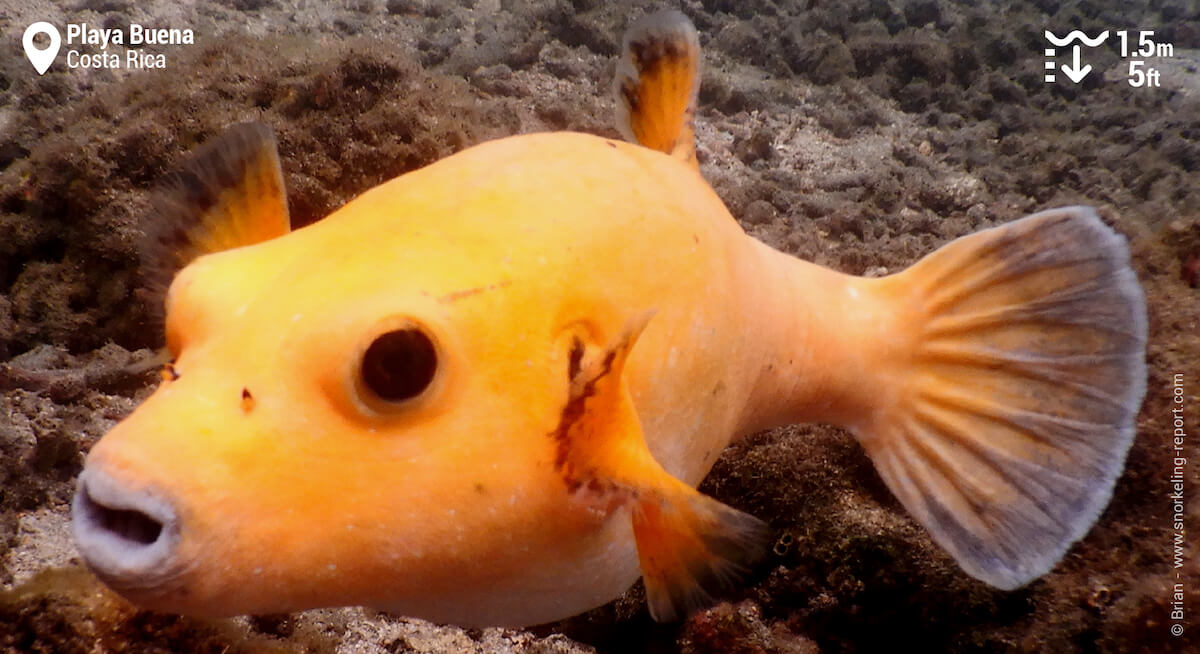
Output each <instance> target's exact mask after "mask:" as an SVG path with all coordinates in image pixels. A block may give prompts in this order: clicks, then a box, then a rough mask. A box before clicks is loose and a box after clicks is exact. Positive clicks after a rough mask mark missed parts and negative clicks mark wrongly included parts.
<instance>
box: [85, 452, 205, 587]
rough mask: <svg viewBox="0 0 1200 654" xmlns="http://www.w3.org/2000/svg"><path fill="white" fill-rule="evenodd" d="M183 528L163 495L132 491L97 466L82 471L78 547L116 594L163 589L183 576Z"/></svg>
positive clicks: (89, 565) (98, 575)
mask: <svg viewBox="0 0 1200 654" xmlns="http://www.w3.org/2000/svg"><path fill="white" fill-rule="evenodd" d="M179 524H180V521H179V517H178V513H177V512H176V511H175V508H174V506H173V505H172V504H171V502H169V501H168V500H167V499H166V498H165V497H164V496H163V495H162V494H160V493H157V492H154V491H153V490H147V489H132V488H130V487H128V486H126V485H124V484H122V483H120V482H119V481H117V480H116V479H115V478H114V477H113V476H111V475H109V474H108V473H107V472H105V471H103V470H100V469H97V468H94V467H89V468H85V469H84V471H83V472H82V473H80V475H79V482H78V485H77V486H76V490H75V499H74V501H73V502H72V504H71V528H72V531H73V533H74V536H75V545H76V547H77V548H78V550H79V553H80V554H81V555H82V556H83V559H84V562H85V563H86V564H87V566H88V568H90V569H91V570H92V572H94V573H95V574H96V576H97V577H100V579H101V580H102V581H103V582H104V583H106V584H108V585H109V586H111V587H112V588H113V589H114V590H117V591H118V592H122V593H124V592H130V591H146V590H151V589H160V588H161V587H162V586H163V585H164V584H165V583H167V582H168V581H170V580H171V579H174V578H175V577H177V576H178V574H179V572H180V571H181V568H182V565H181V564H180V562H179V554H178V549H179V540H180V539H179Z"/></svg>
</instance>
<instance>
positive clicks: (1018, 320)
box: [75, 15, 1145, 625]
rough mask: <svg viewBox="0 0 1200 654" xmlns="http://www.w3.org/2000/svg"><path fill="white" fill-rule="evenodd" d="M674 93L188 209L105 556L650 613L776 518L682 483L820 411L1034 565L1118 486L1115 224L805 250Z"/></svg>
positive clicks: (1120, 381) (159, 577)
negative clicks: (816, 254)
mask: <svg viewBox="0 0 1200 654" xmlns="http://www.w3.org/2000/svg"><path fill="white" fill-rule="evenodd" d="M681 20H683V19H682V17H681V16H678V15H668V16H667V17H665V18H664V17H662V16H658V17H656V18H654V19H652V20H651V22H650V23H649V26H650V27H649V28H647V27H645V26H643V27H642V28H640V31H638V29H637V28H635V30H634V32H633V36H634V38H633V45H634V46H635V47H632V48H631V46H630V40H628V39H627V45H626V52H627V53H630V52H632V54H633V56H632V58H633V62H632V63H633V67H632V70H634V71H635V73H636V72H640V73H642V75H643V77H642V79H640V80H639V79H632V80H631V79H629V78H626V79H625V80H624V82H625V85H624V87H622V89H621V91H622V93H623V97H624V99H625V101H626V103H627V104H629V105H631V106H630V107H626V111H627V114H628V116H629V118H628V119H629V120H631V121H634V122H635V123H636V121H637V120H639V119H640V118H641V117H643V116H645V115H648V114H647V107H648V106H650V104H651V102H652V101H653V93H654V92H655V90H656V89H658V88H659V86H661V85H659V86H653V85H654V84H658V82H656V81H655V80H658V79H662V76H661V75H660V76H658V77H655V75H653V74H652V73H653V70H654V69H653V66H655V65H659V63H661V62H659V60H663V61H665V64H662V65H667V66H676V65H677V64H678V63H679V60H680V58H681V57H682V59H683V61H684V62H685V63H687V64H688V66H689V67H687V68H686V71H685V72H686V73H687V75H690V76H691V77H692V78H694V76H695V74H696V70H697V68H696V65H695V63H696V62H695V61H692V60H691V58H695V57H698V52H696V51H695V40H694V32H692V31H690V26H686V25H685V24H684V23H681V22H680V21H681ZM655 21H657V22H655ZM639 35H640V37H643V38H644V39H648V40H649V41H650V42H651V43H659V45H661V44H662V43H663V42H666V43H668V45H669V44H672V43H673V44H674V49H672V47H667V48H665V49H664V48H659V49H658V50H654V49H653V48H650V49H646V48H641V49H639V48H638V47H636V46H637V44H638V37H639ZM656 39H657V41H656ZM689 39H690V40H689ZM647 53H650V54H647ZM650 55H653V57H654V58H653V59H649V57H650ZM656 62H659V63H656ZM635 76H636V75H635ZM648 87H649V88H648ZM668 87H669V88H667V90H665V91H662V92H664V93H670V94H672V96H673V97H674V96H678V94H679V92H680V91H679V90H678V85H676V84H672V85H668ZM684 91H686V92H689V93H691V94H692V98H693V100H692V102H691V103H690V104H689V103H688V102H679V101H677V102H676V103H675V105H672V106H678V107H683V108H685V109H686V112H687V113H686V116H683V117H682V118H681V119H680V120H677V121H675V122H674V123H672V124H671V125H670V126H669V127H668V129H669V130H671V131H672V133H676V132H685V133H686V139H682V137H680V138H659V139H657V140H656V141H655V142H656V143H659V145H658V146H657V147H658V149H659V150H663V152H660V151H656V150H653V149H650V148H647V147H642V146H639V145H635V144H628V143H620V142H615V141H612V140H608V139H604V138H599V137H595V136H589V135H583V134H572V133H555V134H534V135H526V136H518V137H511V138H507V139H503V140H499V141H494V142H490V143H486V144H483V145H480V146H477V147H474V148H471V149H469V150H466V151H464V152H461V153H459V154H457V155H454V156H452V157H449V158H447V159H445V160H443V161H440V162H438V163H436V164H433V165H431V166H428V167H426V168H424V169H421V170H418V171H415V172H412V173H409V174H406V175H404V176H402V177H399V178H397V179H394V180H392V181H390V182H387V183H385V184H383V185H381V186H379V187H376V188H374V189H372V190H370V191H368V192H366V193H364V194H363V195H362V196H360V197H359V198H357V199H355V200H354V201H352V202H350V203H349V204H347V205H346V206H345V207H343V208H342V209H340V210H338V211H337V212H335V213H334V214H332V215H330V216H329V217H327V218H326V219H324V220H322V221H320V222H318V223H316V224H313V225H311V226H308V227H305V228H303V229H299V230H296V231H294V232H291V233H286V234H284V233H283V232H285V231H286V221H285V220H284V221H283V222H282V223H281V222H280V221H281V218H280V215H281V214H280V207H281V206H283V205H281V204H280V202H279V201H278V200H277V199H276V200H275V201H273V202H267V203H266V204H267V205H268V208H267V209H264V210H262V211H259V212H258V214H257V216H258V217H257V218H256V217H254V215H251V216H250V217H248V218H247V217H246V214H255V212H254V211H247V210H243V209H236V208H235V209H230V210H229V213H230V215H231V216H232V217H230V216H226V217H224V218H220V219H219V220H218V219H212V220H216V222H215V223H214V224H212V225H207V226H205V227H204V229H203V230H202V233H203V236H204V238H197V237H195V235H194V234H193V235H192V236H191V237H190V241H189V242H191V243H201V246H200V247H199V249H200V250H201V251H209V252H210V253H208V254H203V256H200V257H199V258H196V259H195V260H194V261H191V262H190V264H189V265H187V266H186V267H185V268H183V270H182V271H181V272H179V274H178V276H177V277H176V278H175V279H174V281H173V282H172V284H171V287H170V292H169V294H168V296H167V304H166V309H167V310H166V332H167V346H168V348H169V350H170V352H171V353H172V355H173V356H174V360H173V361H172V363H171V364H170V372H171V374H170V375H169V379H168V380H167V381H164V383H163V384H162V386H161V387H160V388H159V389H158V390H157V391H156V392H155V393H154V394H153V396H151V397H150V398H149V399H148V400H146V402H145V403H144V404H142V406H140V407H139V408H138V409H137V410H136V411H135V412H134V413H133V414H132V415H131V416H130V417H129V418H127V419H126V420H125V421H123V422H121V423H120V424H119V425H117V426H116V427H115V428H114V429H113V430H112V431H111V432H110V433H109V434H107V435H106V436H105V437H104V438H103V439H102V440H101V442H100V443H98V444H97V446H96V447H95V448H94V449H93V450H92V452H91V453H90V454H89V456H88V461H87V466H86V470H85V472H84V473H83V475H82V476H81V481H80V491H79V495H78V496H77V498H76V504H75V530H76V537H77V540H78V542H79V545H80V550H81V552H82V553H83V555H84V558H85V560H86V561H87V562H88V564H89V566H90V567H92V569H93V570H95V571H96V572H97V574H98V575H99V576H100V577H101V578H102V579H103V580H105V581H106V582H107V583H109V584H110V585H111V586H112V587H113V588H115V589H117V590H118V591H119V592H121V593H123V594H125V595H126V596H128V597H129V598H130V599H132V600H134V601H136V602H138V603H140V604H143V605H146V606H149V607H152V608H155V609H158V610H164V611H175V612H183V613H195V614H205V615H232V614H241V613H262V612H280V611H291V610H298V609H304V608H311V607H318V606H337V605H359V604H362V605H369V606H374V607H379V608H384V609H389V610H393V611H396V612H400V613H404V614H409V615H416V616H420V617H425V618H429V619H433V620H436V621H443V622H454V623H458V624H464V625H493V624H502V625H527V624H535V623H541V622H547V621H550V620H554V619H558V618H561V617H565V616H569V615H573V614H576V613H580V612H582V611H585V610H588V609H590V608H593V607H595V606H598V605H600V604H603V603H605V602H607V601H609V600H611V599H612V598H614V597H616V596H618V595H620V594H621V593H622V592H624V591H625V590H626V589H627V588H628V587H629V586H630V585H631V584H632V583H633V582H634V581H635V580H636V579H637V578H638V577H639V575H641V576H643V577H644V578H645V580H646V586H647V594H648V598H649V601H650V604H651V610H652V612H653V613H654V615H655V616H656V617H658V618H660V619H666V618H670V617H674V616H677V615H679V614H681V613H682V612H684V611H687V610H689V609H691V608H694V607H695V606H698V605H701V604H703V603H704V602H705V601H707V600H708V595H709V593H710V592H711V591H714V590H717V589H719V587H720V586H721V584H722V583H723V582H726V581H727V580H728V579H729V578H730V576H731V575H733V574H736V573H737V572H738V571H739V570H742V569H744V567H745V565H746V564H748V563H749V562H750V561H752V560H753V556H754V552H755V550H756V549H758V548H759V547H760V546H761V543H762V539H763V532H764V530H763V525H762V523H760V522H759V521H758V520H757V519H755V518H752V517H750V516H747V515H745V514H742V513H740V512H738V511H736V510H734V509H731V508H729V507H726V506H724V505H721V504H719V503H718V502H716V501H714V500H712V499H711V498H707V497H705V496H703V495H701V494H699V493H698V492H696V491H695V490H694V486H695V485H696V484H698V483H699V482H700V480H701V479H702V478H703V477H704V475H705V474H706V473H707V472H708V471H709V469H710V468H711V466H712V465H713V463H714V462H715V461H716V459H717V457H718V456H719V455H720V453H721V451H722V450H723V449H724V448H725V446H726V445H728V444H729V442H730V441H731V440H732V439H734V438H736V437H738V436H740V435H743V434H746V433H750V432H753V431H755V430H759V429H763V428H766V427H770V426H775V425H779V424H786V423H791V422H800V421H821V422H829V423H833V424H838V425H842V426H844V427H846V428H848V429H850V430H851V431H853V432H854V433H855V435H856V436H857V437H858V438H859V439H860V441H861V442H862V443H863V445H864V447H865V449H866V450H867V452H868V454H870V455H871V457H872V459H873V460H874V461H875V462H876V464H877V466H878V467H879V469H880V473H881V475H882V476H883V478H884V480H885V481H886V482H887V483H888V485H889V487H891V488H892V489H893V491H894V492H896V494H897V495H898V496H899V497H900V499H901V501H902V502H903V503H904V505H905V506H906V507H907V508H908V509H909V510H910V511H912V512H913V514H914V516H915V517H916V518H917V519H918V520H919V521H920V522H921V523H922V524H924V525H925V526H926V527H928V528H929V529H930V530H931V532H932V533H933V535H934V538H935V539H936V540H937V541H938V542H939V543H940V544H942V545H943V546H945V547H946V548H947V549H948V550H949V551H950V552H951V554H952V555H953V556H955V558H956V560H958V561H959V562H960V564H962V565H963V566H964V568H965V569H966V570H967V571H968V572H970V573H971V574H973V575H975V576H977V577H980V578H982V579H985V580H987V581H989V582H991V583H993V584H995V585H999V586H1002V587H1015V586H1017V585H1020V584H1022V583H1025V582H1026V581H1028V580H1029V579H1031V578H1033V577H1036V576H1037V575H1040V574H1042V573H1043V572H1045V571H1046V570H1047V569H1049V567H1050V566H1052V565H1053V564H1054V562H1055V561H1057V559H1058V558H1059V557H1061V555H1062V553H1063V551H1065V549H1066V548H1067V547H1068V546H1069V545H1070V544H1071V543H1072V542H1074V541H1075V540H1077V539H1078V538H1079V537H1080V536H1081V535H1082V534H1083V532H1084V531H1086V529H1087V528H1088V527H1089V526H1090V525H1091V523H1092V522H1094V520H1095V518H1096V515H1097V513H1098V512H1099V510H1100V509H1101V508H1102V507H1103V506H1104V504H1105V503H1106V502H1107V497H1108V494H1109V493H1110V492H1111V487H1112V484H1113V482H1114V480H1115V477H1116V475H1117V474H1118V473H1119V471H1120V469H1121V465H1122V461H1123V457H1124V452H1125V450H1126V449H1127V448H1128V444H1129V439H1130V438H1131V437H1132V433H1133V432H1132V416H1133V415H1135V414H1136V410H1137V405H1138V404H1139V403H1140V399H1141V393H1142V389H1143V388H1144V382H1142V381H1141V380H1142V378H1143V377H1144V361H1143V359H1142V356H1143V355H1142V350H1141V348H1143V347H1144V341H1145V323H1144V307H1143V306H1142V305H1141V304H1140V303H1141V302H1142V300H1141V295H1140V289H1139V288H1138V287H1137V284H1136V280H1134V279H1133V278H1132V273H1131V272H1129V270H1128V264H1127V254H1126V253H1125V250H1124V245H1123V243H1122V242H1121V240H1120V239H1119V237H1116V236H1115V235H1113V234H1112V233H1111V231H1109V230H1108V228H1106V227H1104V226H1103V224H1102V223H1100V222H1099V220H1098V219H1096V218H1095V216H1094V214H1092V213H1091V212H1090V210H1084V209H1067V210H1060V211H1057V212H1046V213H1043V214H1039V215H1037V216H1033V217H1030V218H1027V219H1025V220H1023V221H1019V222H1017V223H1012V224H1011V225H1007V226H1005V227H1002V228H998V229H996V230H989V231H987V232H982V233H980V234H976V235H972V236H970V237H966V238H964V239H961V240H960V241H956V242H955V243H954V244H951V245H950V246H947V247H946V248H944V250H943V251H939V252H938V253H935V254H934V255H931V256H930V257H929V258H927V259H926V260H924V261H922V262H921V263H919V264H918V265H917V266H914V268H912V269H910V270H909V271H906V272H904V273H901V274H899V275H894V276H892V277H887V278H882V279H862V278H856V277H851V276H848V275H843V274H840V273H837V272H834V271H831V270H827V269H824V268H821V267H819V266H816V265H813V264H809V263H805V262H802V261H799V260H796V259H794V258H792V257H789V256H787V255H784V254H781V253H779V252H776V251H774V250H772V249H770V248H768V247H767V246H765V245H763V244H761V243H759V242H757V241H755V240H753V239H751V238H749V237H748V236H747V235H746V234H745V233H743V232H742V230H741V229H740V228H739V226H738V225H737V223H736V221H735V220H734V219H733V218H732V217H731V216H730V214H729V213H728V211H727V210H726V209H725V207H724V205H723V204H722V203H721V201H720V200H719V199H718V198H717V196H716V195H715V194H714V193H713V191H712V190H711V189H710V188H709V187H708V185H707V184H706V183H705V182H704V180H703V179H702V178H701V176H700V175H699V173H698V172H697V170H696V167H695V155H694V151H693V150H692V149H691V145H690V139H691V111H692V110H693V109H692V107H693V105H694V83H693V88H692V89H691V90H690V91H689V90H688V89H684ZM637 93H641V94H642V95H640V96H638V95H635V94H637ZM631 98H632V99H633V100H632V101H631ZM667 122H670V121H667ZM657 125H658V124H657V123H656V124H655V125H651V126H650V127H647V126H646V125H641V126H640V127H639V126H638V125H636V124H635V125H633V126H632V128H631V129H628V130H627V131H628V132H632V133H633V134H634V135H635V136H636V135H637V134H638V133H639V132H641V133H642V134H645V133H646V132H648V131H654V130H657V131H661V130H662V129H663V128H662V127H661V126H657ZM627 127H629V126H628V125H627ZM237 134H238V136H237V138H240V139H242V141H241V142H242V143H243V144H245V143H250V144H251V145H253V144H255V143H258V144H259V145H262V144H263V143H268V144H269V136H266V137H264V136H262V131H261V128H242V129H241V131H240V132H237ZM639 138H643V140H644V139H645V137H639ZM256 139H261V141H262V142H259V141H256ZM681 139H682V140H681ZM247 152H249V153H250V155H248V156H246V157H242V158H237V157H235V158H234V159H233V160H232V161H234V162H235V163H229V162H228V161H227V162H225V163H221V164H219V165H221V166H224V167H226V168H230V169H233V170H235V171H240V172H239V174H240V175H241V176H242V177H245V178H253V179H256V180H258V181H257V182H256V183H255V186H254V188H257V189H259V190H260V192H261V190H262V189H268V190H269V189H272V188H275V186H276V185H277V186H278V187H279V190H281V189H282V182H281V181H278V179H277V178H278V163H277V162H276V161H275V160H274V159H273V156H274V155H273V154H271V155H270V156H269V157H265V158H264V155H262V152H263V150H262V149H261V148H259V149H257V150H256V149H255V148H253V147H250V148H248V149H247ZM664 152H665V153H664ZM667 153H670V154H667ZM202 158H203V157H202ZM209 158H210V159H211V157H209ZM236 162H241V163H236ZM238 166H241V168H238ZM205 179H207V178H205ZM212 179H218V177H213V178H212ZM242 193H244V191H242V192H239V191H237V190H236V189H232V190H230V189H226V190H224V191H222V192H221V193H216V194H214V195H213V198H214V199H213V200H212V202H211V203H209V204H208V205H206V206H205V209H204V211H205V214H204V215H205V216H211V215H213V213H214V212H217V213H219V211H218V209H221V208H222V207H226V208H228V207H230V206H238V207H240V206H241V205H239V204H237V202H240V201H241V198H242V197H243V195H242ZM283 211H284V213H283V214H282V218H284V219H286V209H283ZM233 214H236V215H233ZM264 216H265V217H264ZM238 220H248V221H250V223H249V224H250V225H251V226H252V227H253V228H245V229H243V228H242V227H238V228H236V229H235V228H233V227H229V225H231V224H233V225H235V226H236V224H240V223H237V221H238ZM264 225H266V226H265V227H264ZM243 227H244V225H243ZM223 230H224V231H223ZM169 240H170V239H166V240H164V242H166V241H169ZM185 240H187V239H185ZM212 243H217V244H220V243H227V244H230V245H235V246H236V245H242V247H234V248H233V249H228V250H225V251H220V252H211V250H213V249H217V247H216V246H214V245H212ZM1085 250H1086V251H1087V252H1084V251H1085ZM1046 252H1051V254H1045V253H1046ZM1096 253H1099V254H1098V256H1093V255H1095V254H1096ZM180 263H184V262H180ZM164 265H165V266H166V267H167V268H170V267H171V265H172V264H169V263H168V264H164ZM1068 314H1069V315H1068ZM1072 316H1073V317H1072ZM1102 323H1103V324H1102ZM1071 384H1074V385H1073V386H1070V387H1071V388H1072V389H1074V390H1075V391H1076V392H1074V393H1070V394H1064V393H1062V392H1061V390H1055V389H1061V388H1062V387H1063V385H1071ZM1047 393H1049V394H1047ZM1110 400H1111V401H1110ZM1104 407H1107V408H1104ZM1097 411H1099V413H1097ZM1084 432H1087V433H1089V434H1091V435H1090V436H1087V437H1086V438H1085V437H1084V436H1083V434H1084ZM980 434H983V435H982V436H981V435H980ZM1030 534H1042V535H1040V536H1031V535H1030Z"/></svg>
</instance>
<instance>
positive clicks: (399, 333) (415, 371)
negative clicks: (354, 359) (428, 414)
mask: <svg viewBox="0 0 1200 654" xmlns="http://www.w3.org/2000/svg"><path fill="white" fill-rule="evenodd" d="M437 365H438V358H437V349H436V348H435V347H434V345H433V341H432V340H431V339H430V338H429V336H428V335H427V334H426V333H425V332H424V331H422V330H421V329H419V328H417V327H415V326H406V327H403V328H400V329H394V330H392V331H388V332H384V333H383V334H380V335H379V336H376V337H375V340H374V341H372V342H371V345H370V346H368V347H367V350H366V352H364V353H363V357H362V368H361V375H362V382H363V385H364V386H365V387H366V388H367V389H368V390H370V392H371V393H373V394H374V395H375V396H376V397H378V398H379V399H381V400H384V401H386V402H402V401H404V400H409V399H412V398H414V397H416V396H418V395H420V394H421V392H422V391H424V390H425V389H426V388H428V387H429V384H430V383H431V382H433V377H434V374H435V373H437Z"/></svg>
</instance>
